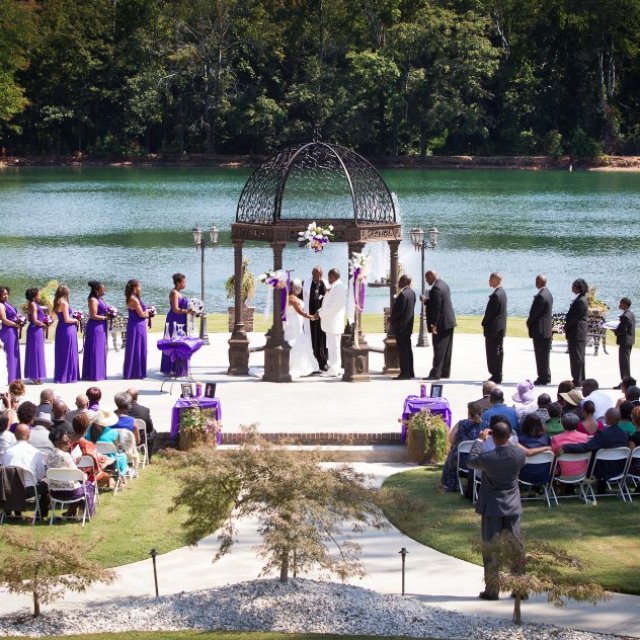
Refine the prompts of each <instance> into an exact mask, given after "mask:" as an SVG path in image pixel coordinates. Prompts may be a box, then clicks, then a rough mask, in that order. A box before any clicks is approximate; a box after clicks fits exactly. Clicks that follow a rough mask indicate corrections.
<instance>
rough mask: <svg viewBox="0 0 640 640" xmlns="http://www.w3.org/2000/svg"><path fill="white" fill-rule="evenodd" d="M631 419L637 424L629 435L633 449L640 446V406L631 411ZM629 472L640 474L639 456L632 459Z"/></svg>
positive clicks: (635, 474)
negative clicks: (633, 431)
mask: <svg viewBox="0 0 640 640" xmlns="http://www.w3.org/2000/svg"><path fill="white" fill-rule="evenodd" d="M631 420H632V422H633V424H634V425H635V428H636V430H635V433H632V434H631V436H630V437H629V446H630V447H631V448H632V449H635V448H636V447H640V407H634V408H633V411H632V412H631ZM629 473H631V474H633V475H634V476H640V460H638V458H636V459H634V460H632V461H631V465H630V466H629ZM637 492H638V487H636V493H637Z"/></svg>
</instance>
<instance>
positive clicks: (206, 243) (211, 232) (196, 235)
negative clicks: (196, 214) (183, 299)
mask: <svg viewBox="0 0 640 640" xmlns="http://www.w3.org/2000/svg"><path fill="white" fill-rule="evenodd" d="M192 233H193V244H194V246H195V248H196V251H200V298H201V300H202V302H203V303H204V253H205V251H204V250H205V249H206V248H207V247H215V246H216V245H217V244H218V228H217V227H216V225H215V224H212V225H211V226H210V227H209V229H208V230H207V233H203V232H202V228H201V227H200V225H199V224H197V225H196V226H195V227H193V229H192ZM207 236H208V237H207ZM200 339H201V340H202V341H203V342H204V344H209V334H208V332H207V311H206V307H205V309H203V311H202V315H201V316H200Z"/></svg>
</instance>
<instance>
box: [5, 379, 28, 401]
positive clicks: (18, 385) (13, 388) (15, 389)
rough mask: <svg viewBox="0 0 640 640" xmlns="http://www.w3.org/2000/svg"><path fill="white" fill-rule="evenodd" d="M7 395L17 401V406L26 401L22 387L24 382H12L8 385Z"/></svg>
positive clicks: (24, 390) (25, 391)
mask: <svg viewBox="0 0 640 640" xmlns="http://www.w3.org/2000/svg"><path fill="white" fill-rule="evenodd" d="M9 393H10V394H11V395H12V396H15V398H16V400H17V401H18V406H20V405H21V404H22V403H23V402H24V401H25V400H26V398H25V395H26V393H27V390H26V389H25V387H24V382H23V381H22V380H14V381H13V382H12V383H11V384H10V385H9Z"/></svg>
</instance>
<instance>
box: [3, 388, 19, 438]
mask: <svg viewBox="0 0 640 640" xmlns="http://www.w3.org/2000/svg"><path fill="white" fill-rule="evenodd" d="M3 404H4V406H5V410H4V413H3V415H6V416H7V419H8V420H9V431H10V432H11V433H15V431H16V427H17V426H18V399H17V398H16V397H15V396H14V395H13V394H11V393H8V394H7V395H6V396H5V398H4V399H3Z"/></svg>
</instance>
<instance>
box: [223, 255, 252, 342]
mask: <svg viewBox="0 0 640 640" xmlns="http://www.w3.org/2000/svg"><path fill="white" fill-rule="evenodd" d="M224 288H225V291H226V292H227V298H229V300H233V299H234V298H235V295H236V277H235V274H234V275H232V276H231V277H229V278H228V279H227V281H226V282H225V283H224ZM240 288H241V291H242V320H243V322H244V330H245V331H253V316H254V313H255V310H256V308H255V307H249V306H247V300H251V299H252V298H253V296H254V295H255V293H256V279H255V276H254V275H253V273H251V271H250V270H249V258H244V259H243V260H242V283H241V285H240ZM228 311H229V331H233V327H234V325H235V323H236V308H235V306H233V307H229V308H228Z"/></svg>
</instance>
